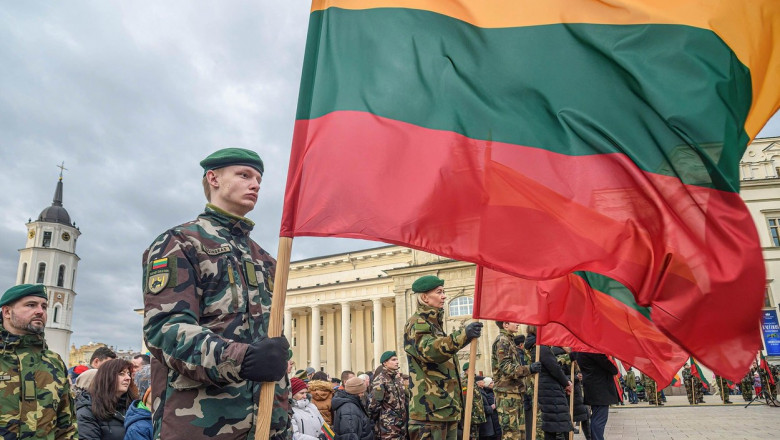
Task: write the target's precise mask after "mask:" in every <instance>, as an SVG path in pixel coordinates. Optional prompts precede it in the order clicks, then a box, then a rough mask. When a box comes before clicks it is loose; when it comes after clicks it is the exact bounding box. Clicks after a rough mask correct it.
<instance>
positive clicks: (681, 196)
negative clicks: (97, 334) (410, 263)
mask: <svg viewBox="0 0 780 440" xmlns="http://www.w3.org/2000/svg"><path fill="white" fill-rule="evenodd" d="M778 32H780V2H778V1H777V0H753V1H744V0H644V1H641V0H609V1H603V0H600V1H595V0H580V1H576V2H572V1H570V0H546V1H537V0H533V1H530V0H484V1H470V2H467V1H443V0H432V1H421V0H417V1H415V0H406V1H400V0H396V1H391V0H385V1H380V0H375V1H371V0H364V1H347V0H343V1H339V0H334V1H315V2H314V3H313V5H312V12H311V18H310V24H309V37H308V40H307V47H306V58H305V61H304V70H303V76H302V80H301V90H300V96H299V103H298V114H297V121H296V126H295V133H294V139H293V150H292V154H291V159H290V169H289V174H288V182H287V192H286V196H285V207H284V214H283V219H282V228H281V235H282V236H287V237H292V236H301V235H316V236H340V237H354V238H362V239H370V240H380V241H384V242H388V243H396V244H401V245H405V246H410V247H414V248H418V249H423V250H426V251H429V252H433V253H436V254H440V255H444V256H448V257H452V258H455V259H459V260H465V261H471V262H475V263H478V264H480V265H482V266H485V267H487V268H490V269H494V270H497V271H499V272H503V273H506V274H509V275H512V276H518V277H523V278H526V279H535V280H546V279H556V278H561V277H567V276H569V274H571V273H574V272H576V271H587V272H592V273H598V274H601V275H604V276H608V277H610V278H611V279H614V280H616V281H618V282H620V283H621V284H622V285H624V286H625V287H626V288H627V289H629V290H630V292H632V294H633V296H634V297H635V300H636V302H637V304H639V305H640V306H643V307H650V308H652V318H653V319H652V321H653V323H654V325H655V326H657V328H658V329H660V330H661V331H662V332H663V333H664V334H666V335H667V336H668V337H669V338H670V339H672V340H673V341H675V342H676V343H678V344H679V345H681V346H682V347H683V348H684V349H685V350H686V351H688V352H690V353H692V354H694V355H696V356H697V358H699V359H701V360H702V362H704V363H705V364H707V365H708V366H709V367H711V368H712V369H713V370H714V371H716V372H718V373H719V374H721V375H723V376H725V377H727V378H730V379H734V380H736V379H739V378H740V377H741V376H742V373H744V371H745V370H746V369H747V367H748V365H749V364H750V361H751V359H752V356H753V354H754V353H755V351H756V350H757V349H758V348H759V346H760V340H759V330H758V319H759V310H760V307H761V300H762V295H763V288H764V283H765V279H764V266H763V260H762V256H761V251H760V247H759V242H758V237H757V234H756V231H755V227H754V225H753V222H752V220H751V217H750V215H749V213H748V211H747V209H746V208H745V206H744V204H743V202H742V200H741V199H740V198H739V195H738V190H739V173H738V168H737V166H738V162H739V160H740V158H741V156H742V154H743V152H744V149H745V147H746V145H747V143H748V142H749V141H750V139H751V138H753V137H754V136H755V134H756V133H757V132H758V131H759V129H760V128H761V127H762V126H763V125H764V123H765V122H766V121H767V120H768V118H769V117H770V116H771V115H772V114H773V113H774V112H775V111H776V110H777V109H778V103H779V102H780V84H779V83H778V77H780V68H779V67H778V66H779V64H780V53H778V45H777V44H776V43H777V41H778V40H780V35H778ZM483 294H485V295H489V294H491V293H490V292H489V291H487V290H484V289H483ZM522 300H523V299H522V297H518V298H517V301H522ZM517 320H518V321H522V317H518V318H517ZM723 323H728V325H723ZM597 336H598V335H594V337H597Z"/></svg>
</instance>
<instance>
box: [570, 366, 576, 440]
mask: <svg viewBox="0 0 780 440" xmlns="http://www.w3.org/2000/svg"><path fill="white" fill-rule="evenodd" d="M569 359H571V353H569ZM569 377H571V394H569V417H571V424H572V426H574V390H575V388H574V361H571V376H569ZM569 440H574V431H569Z"/></svg>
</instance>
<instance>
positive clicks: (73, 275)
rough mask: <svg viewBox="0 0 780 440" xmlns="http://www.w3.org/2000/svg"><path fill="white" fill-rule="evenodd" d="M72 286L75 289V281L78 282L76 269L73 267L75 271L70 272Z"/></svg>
mask: <svg viewBox="0 0 780 440" xmlns="http://www.w3.org/2000/svg"><path fill="white" fill-rule="evenodd" d="M70 274H71V276H70V288H71V290H73V283H75V282H76V269H73V272H71V273H70Z"/></svg>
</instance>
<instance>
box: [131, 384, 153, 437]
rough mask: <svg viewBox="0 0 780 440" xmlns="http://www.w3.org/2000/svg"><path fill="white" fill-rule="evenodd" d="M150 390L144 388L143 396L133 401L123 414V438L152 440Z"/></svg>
mask: <svg viewBox="0 0 780 440" xmlns="http://www.w3.org/2000/svg"><path fill="white" fill-rule="evenodd" d="M151 400H152V399H151V392H150V390H149V388H147V389H146V392H145V393H144V397H143V398H142V399H140V400H136V401H133V403H132V404H130V409H128V410H127V414H126V415H125V440H152V437H154V429H153V428H152V402H151Z"/></svg>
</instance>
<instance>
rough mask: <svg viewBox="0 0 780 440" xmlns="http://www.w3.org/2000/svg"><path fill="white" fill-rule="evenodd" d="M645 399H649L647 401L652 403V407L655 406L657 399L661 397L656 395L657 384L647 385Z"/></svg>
mask: <svg viewBox="0 0 780 440" xmlns="http://www.w3.org/2000/svg"><path fill="white" fill-rule="evenodd" d="M645 397H647V401H648V402H649V403H650V405H655V404H656V399H657V398H659V397H661V396H658V395H656V390H655V382H652V383H648V384H646V385H645Z"/></svg>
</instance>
